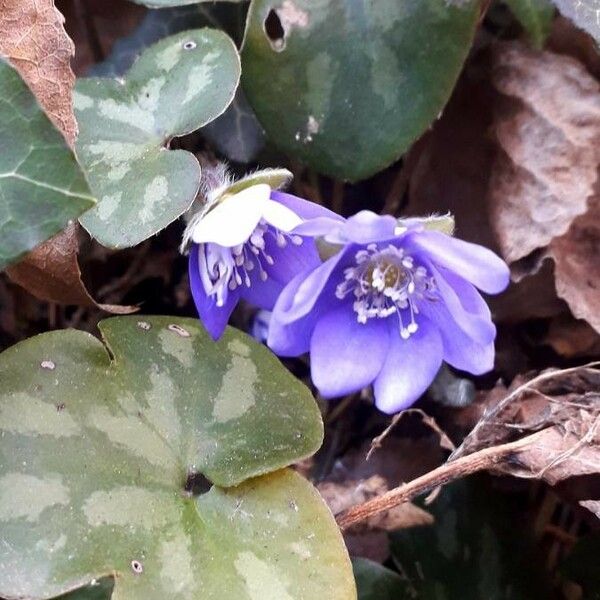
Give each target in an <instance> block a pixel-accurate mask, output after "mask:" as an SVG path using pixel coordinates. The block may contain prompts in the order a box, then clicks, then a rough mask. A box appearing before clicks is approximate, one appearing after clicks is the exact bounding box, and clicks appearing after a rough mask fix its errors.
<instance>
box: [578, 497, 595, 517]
mask: <svg viewBox="0 0 600 600" xmlns="http://www.w3.org/2000/svg"><path fill="white" fill-rule="evenodd" d="M579 504H581V506H583V507H584V508H587V509H588V510H589V511H590V512H592V513H594V514H595V515H596V516H597V517H598V518H599V519H600V500H582V501H581V502H580V503H579Z"/></svg>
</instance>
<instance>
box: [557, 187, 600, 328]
mask: <svg viewBox="0 0 600 600" xmlns="http://www.w3.org/2000/svg"><path fill="white" fill-rule="evenodd" d="M549 255H550V256H552V258H553V259H554V262H555V263H556V266H555V269H554V271H555V280H556V291H557V292H558V295H559V296H560V297H561V298H564V299H565V300H566V302H567V304H568V305H569V308H570V309H571V312H572V313H573V315H575V317H577V318H579V319H585V320H586V321H587V322H588V323H589V324H590V325H591V326H592V327H593V328H594V329H595V330H596V331H598V332H600V193H599V194H597V195H595V196H594V197H593V198H592V199H591V200H590V208H589V210H588V212H587V213H586V214H585V215H583V216H581V217H578V218H577V219H576V220H575V221H574V222H573V224H572V225H571V227H570V229H569V231H568V232H567V234H566V235H563V236H562V237H559V238H556V239H555V240H553V241H552V243H551V244H550V248H549Z"/></svg>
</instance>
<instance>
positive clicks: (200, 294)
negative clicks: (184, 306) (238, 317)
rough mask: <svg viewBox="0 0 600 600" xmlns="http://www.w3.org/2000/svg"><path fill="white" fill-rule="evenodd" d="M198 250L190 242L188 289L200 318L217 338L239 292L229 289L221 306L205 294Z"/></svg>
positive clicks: (214, 338) (215, 338)
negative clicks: (190, 291)
mask: <svg viewBox="0 0 600 600" xmlns="http://www.w3.org/2000/svg"><path fill="white" fill-rule="evenodd" d="M198 251H199V247H198V245H197V244H192V246H191V248H190V258H189V263H188V265H189V276H190V289H191V290H192V297H193V298H194V303H195V304H196V310H197V311H198V315H199V316H200V320H201V321H202V323H203V324H204V327H206V330H207V331H208V333H210V335H211V336H212V338H213V340H218V339H219V338H220V337H221V336H222V335H223V331H225V327H226V326H227V321H229V317H230V316H231V313H232V312H233V309H234V308H235V305H236V304H237V303H238V299H239V294H238V291H237V290H234V291H231V290H230V291H229V293H228V294H227V298H226V300H225V304H224V305H223V306H217V305H216V302H215V299H214V297H212V296H211V297H209V296H207V295H206V291H205V290H204V285H203V284H202V280H201V279H200V269H199V264H198Z"/></svg>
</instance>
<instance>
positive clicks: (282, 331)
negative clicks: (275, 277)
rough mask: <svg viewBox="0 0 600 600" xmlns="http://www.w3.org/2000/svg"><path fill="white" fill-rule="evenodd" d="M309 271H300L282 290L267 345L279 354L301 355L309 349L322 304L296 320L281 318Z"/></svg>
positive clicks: (270, 325)
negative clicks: (288, 320)
mask: <svg viewBox="0 0 600 600" xmlns="http://www.w3.org/2000/svg"><path fill="white" fill-rule="evenodd" d="M308 274H309V273H308V272H304V273H298V275H296V277H294V279H292V280H291V281H290V283H288V284H287V285H286V287H285V288H284V289H283V291H282V292H281V294H280V296H279V298H278V299H277V302H276V303H275V308H274V309H273V314H272V315H271V321H270V323H269V335H268V338H267V345H268V346H269V348H271V350H273V352H275V354H277V355H279V356H300V354H304V353H306V352H308V351H309V348H310V338H311V336H312V333H313V330H314V327H315V325H316V323H317V321H318V320H319V317H320V316H321V312H322V311H321V310H319V309H320V308H321V305H317V306H316V307H315V308H313V310H312V311H310V312H309V313H308V314H307V315H305V316H304V317H302V318H299V319H296V320H295V321H290V322H286V321H283V320H281V318H280V317H281V315H282V314H285V309H286V308H287V307H288V306H291V305H292V304H293V301H294V297H295V295H296V292H297V291H298V288H299V287H300V285H302V283H303V282H304V280H305V279H306V277H307V275H308Z"/></svg>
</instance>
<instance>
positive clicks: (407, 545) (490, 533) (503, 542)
mask: <svg viewBox="0 0 600 600" xmlns="http://www.w3.org/2000/svg"><path fill="white" fill-rule="evenodd" d="M526 502H527V499H526V497H525V498H523V497H516V498H515V497H510V496H508V495H507V494H502V493H501V492H500V491H499V490H498V489H495V488H494V487H493V486H492V485H491V484H490V481H489V479H487V478H485V477H479V478H477V477H475V478H471V479H469V480H464V481H459V482H456V483H453V484H451V485H450V486H447V487H445V488H444V489H443V490H442V492H441V494H440V496H438V498H437V499H436V501H435V502H434V503H433V504H430V505H428V507H427V510H428V511H430V512H431V513H432V514H433V516H434V518H435V523H434V525H433V526H427V527H416V528H412V529H406V530H403V531H399V532H396V533H394V534H392V556H393V558H394V561H395V562H396V563H397V564H398V566H399V568H400V570H401V571H402V572H403V573H404V574H405V575H406V577H407V579H408V581H409V584H410V589H411V590H412V594H411V595H410V596H408V597H410V598H413V597H416V598H419V600H440V599H442V598H460V599H461V600H481V599H482V598H485V599H486V600H529V599H531V598H550V597H551V594H550V591H549V589H548V582H547V581H546V580H545V573H544V565H543V560H542V558H541V557H540V556H538V555H537V553H536V548H535V545H534V541H533V533H532V531H531V529H530V528H529V526H530V523H531V521H530V519H529V515H527V512H526V511H524V510H523V507H524V506H525V505H526Z"/></svg>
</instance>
